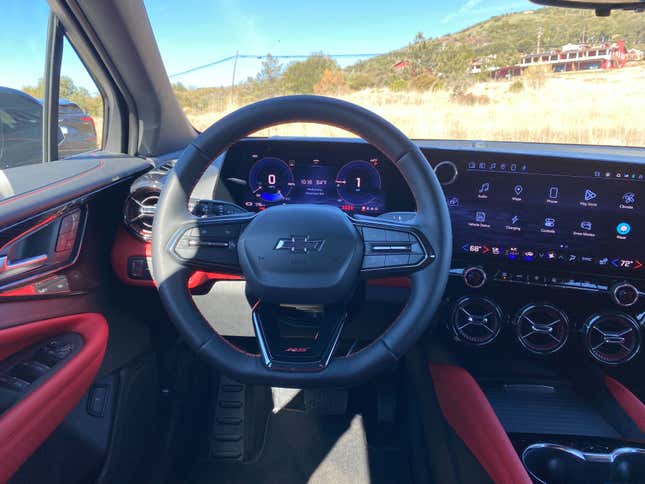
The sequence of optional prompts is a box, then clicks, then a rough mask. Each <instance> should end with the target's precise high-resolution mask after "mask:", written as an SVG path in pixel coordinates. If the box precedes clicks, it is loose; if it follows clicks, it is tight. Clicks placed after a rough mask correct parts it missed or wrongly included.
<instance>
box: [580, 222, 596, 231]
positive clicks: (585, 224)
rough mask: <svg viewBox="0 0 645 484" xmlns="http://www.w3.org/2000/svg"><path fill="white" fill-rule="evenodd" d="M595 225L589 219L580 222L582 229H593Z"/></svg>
mask: <svg viewBox="0 0 645 484" xmlns="http://www.w3.org/2000/svg"><path fill="white" fill-rule="evenodd" d="M592 227H593V224H592V223H591V222H590V221H589V220H583V221H582V222H580V228H581V229H582V230H591V229H592Z"/></svg>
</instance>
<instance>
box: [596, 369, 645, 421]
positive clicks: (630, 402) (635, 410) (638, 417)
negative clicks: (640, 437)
mask: <svg viewBox="0 0 645 484" xmlns="http://www.w3.org/2000/svg"><path fill="white" fill-rule="evenodd" d="M605 385H606V386H607V388H608V389H609V392H610V393H611V394H612V396H613V397H614V398H615V399H616V401H617V402H618V404H619V405H620V406H621V407H622V408H623V410H624V411H625V413H626V414H627V415H629V417H630V418H631V419H632V420H633V421H634V423H635V424H636V426H637V427H638V429H639V430H640V431H641V432H643V433H645V404H643V402H641V401H640V400H639V399H638V397H637V396H636V395H634V394H633V393H632V392H630V391H629V390H628V389H627V387H625V386H624V385H623V384H622V383H620V382H619V381H618V380H616V379H614V378H612V377H610V376H607V375H605Z"/></svg>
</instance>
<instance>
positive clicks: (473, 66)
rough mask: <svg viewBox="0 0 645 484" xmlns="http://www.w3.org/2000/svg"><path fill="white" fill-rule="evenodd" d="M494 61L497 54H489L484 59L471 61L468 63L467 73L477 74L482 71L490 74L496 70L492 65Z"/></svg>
mask: <svg viewBox="0 0 645 484" xmlns="http://www.w3.org/2000/svg"><path fill="white" fill-rule="evenodd" d="M496 59H497V54H491V55H487V56H485V57H479V58H477V59H473V60H471V61H470V67H469V68H468V72H470V73H471V74H479V73H480V72H484V71H488V72H492V71H494V70H495V69H497V67H496V66H495V65H494V63H495V60H496Z"/></svg>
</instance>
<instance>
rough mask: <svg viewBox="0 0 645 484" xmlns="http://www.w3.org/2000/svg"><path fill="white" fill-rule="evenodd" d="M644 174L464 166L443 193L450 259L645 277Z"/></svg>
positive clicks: (563, 165) (555, 165)
mask: <svg viewBox="0 0 645 484" xmlns="http://www.w3.org/2000/svg"><path fill="white" fill-rule="evenodd" d="M635 166H636V167H637V166H638V165H635ZM644 175H645V169H641V170H640V171H639V169H638V168H635V167H634V166H632V168H627V167H624V166H619V165H617V164H612V163H598V164H596V163H593V164H590V163H588V162H585V163H582V162H581V163H575V162H567V161H565V160H563V161H559V160H548V161H543V160H535V161H534V162H527V163H523V162H506V161H502V162H500V161H493V160H489V161H470V162H464V163H462V164H460V166H459V176H458V177H457V178H456V179H455V182H454V183H452V184H449V185H446V186H445V187H444V188H445V193H446V197H447V202H448V205H449V207H450V211H451V216H452V220H453V228H454V240H455V251H456V255H459V254H461V255H462V256H466V257H468V256H472V257H475V258H477V257H479V258H499V260H507V261H511V260H517V261H521V262H527V263H544V264H556V265H570V266H572V267H576V268H577V269H585V270H586V269H589V270H592V271H593V272H597V271H598V270H601V271H603V272H604V271H612V272H613V271H624V272H630V273H636V272H638V271H642V272H643V273H645V270H644V269H643V264H644V263H645V238H644V235H643V223H644V221H643V215H644V212H645V210H644V208H645V181H644V179H643V178H644Z"/></svg>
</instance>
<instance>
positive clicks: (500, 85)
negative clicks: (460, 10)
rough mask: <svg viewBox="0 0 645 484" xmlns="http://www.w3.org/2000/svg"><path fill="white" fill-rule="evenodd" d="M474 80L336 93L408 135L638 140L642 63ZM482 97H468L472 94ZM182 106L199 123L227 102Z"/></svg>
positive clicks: (303, 130)
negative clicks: (425, 88)
mask: <svg viewBox="0 0 645 484" xmlns="http://www.w3.org/2000/svg"><path fill="white" fill-rule="evenodd" d="M522 82H523V86H524V87H523V89H522V90H521V91H519V92H516V91H517V87H515V88H514V89H511V85H512V84H513V81H491V82H483V83H480V84H477V85H475V86H474V87H473V88H472V89H471V90H470V91H469V94H471V95H472V96H470V95H469V96H465V97H459V98H455V97H454V96H452V95H451V94H450V93H449V92H447V91H439V92H424V93H415V92H391V91H389V90H364V91H360V92H355V93H351V94H348V95H346V96H342V98H343V99H346V100H348V101H350V102H353V103H356V104H359V105H361V106H364V107H366V108H368V109H370V110H372V111H374V112H376V113H378V114H380V115H381V116H383V117H385V118H386V119H388V120H389V121H390V122H392V123H393V124H395V125H396V126H398V127H399V128H400V129H402V130H403V131H404V132H405V133H406V134H407V135H408V136H410V137H411V138H416V139H481V140H500V141H529V142H550V143H577V144H599V145H625V146H644V145H645V124H643V123H642V119H643V113H645V94H643V86H644V85H645V65H643V64H641V65H635V66H631V67H627V68H625V69H622V70H615V71H594V72H580V73H570V74H558V75H554V76H551V77H550V78H548V79H546V80H545V81H544V82H543V83H542V85H540V86H535V85H534V83H530V82H528V80H527V79H522ZM486 98H488V100H487V101H489V102H487V103H479V104H477V103H476V104H471V102H472V101H471V100H472V99H486ZM235 108H236V106H230V109H228V110H227V111H222V112H207V113H187V114H188V118H189V119H190V121H191V122H192V123H193V124H194V126H195V127H196V128H197V129H200V130H203V129H205V128H207V127H208V126H210V125H211V124H212V123H213V122H215V121H217V120H218V119H219V118H221V117H222V116H224V115H225V114H227V112H230V111H232V110H233V109H235ZM258 134H261V135H298V136H347V135H348V133H347V132H344V131H341V130H338V129H335V128H330V127H327V126H320V125H311V124H291V125H282V126H277V127H275V128H270V129H267V130H264V131H262V132H260V133H258Z"/></svg>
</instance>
